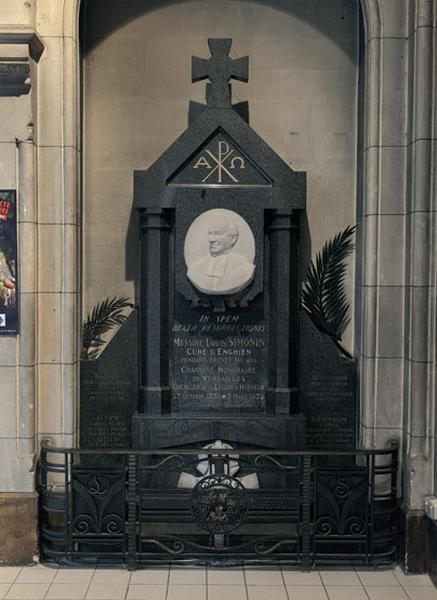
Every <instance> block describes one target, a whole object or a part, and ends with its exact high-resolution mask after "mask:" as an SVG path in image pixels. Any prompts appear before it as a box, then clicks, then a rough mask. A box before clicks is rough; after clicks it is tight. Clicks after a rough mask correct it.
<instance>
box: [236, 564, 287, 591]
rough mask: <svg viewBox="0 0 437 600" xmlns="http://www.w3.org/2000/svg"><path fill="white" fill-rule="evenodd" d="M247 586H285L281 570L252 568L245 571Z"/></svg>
mask: <svg viewBox="0 0 437 600" xmlns="http://www.w3.org/2000/svg"><path fill="white" fill-rule="evenodd" d="M244 571H245V574H246V583H247V585H282V586H283V585H284V581H283V579H282V574H281V571H280V569H279V568H277V569H275V568H269V569H267V568H258V569H255V568H250V567H246V568H245V569H244Z"/></svg>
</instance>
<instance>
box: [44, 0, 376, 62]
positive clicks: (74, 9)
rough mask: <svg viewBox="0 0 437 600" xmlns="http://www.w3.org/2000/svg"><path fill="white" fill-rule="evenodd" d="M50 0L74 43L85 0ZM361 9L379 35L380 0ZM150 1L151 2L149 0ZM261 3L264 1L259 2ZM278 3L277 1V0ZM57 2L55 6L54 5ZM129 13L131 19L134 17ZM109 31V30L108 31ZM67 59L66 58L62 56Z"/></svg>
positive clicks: (162, 1)
mask: <svg viewBox="0 0 437 600" xmlns="http://www.w3.org/2000/svg"><path fill="white" fill-rule="evenodd" d="M49 1H50V8H51V10H52V11H53V14H56V15H57V17H56V21H57V25H58V33H59V34H60V35H63V36H65V37H70V38H72V39H73V40H74V41H75V43H76V42H78V41H79V15H80V10H81V7H82V5H83V4H84V3H85V2H86V0H46V2H49ZM357 1H359V3H360V6H361V8H362V11H363V21H364V30H365V32H366V38H367V39H369V38H373V37H379V36H380V35H381V33H382V13H381V6H380V0H357ZM177 2H180V0H153V5H154V6H158V4H159V5H160V6H161V7H162V6H165V5H168V4H173V3H177ZM151 3H152V2H151ZM257 3H262V4H264V2H259V0H258V1H257ZM278 3H279V2H278ZM56 4H57V6H55V5H56ZM137 16H138V14H136V15H135V16H134V15H132V14H131V17H130V18H131V19H132V18H136V17H137ZM108 33H110V31H108ZM64 60H67V58H64Z"/></svg>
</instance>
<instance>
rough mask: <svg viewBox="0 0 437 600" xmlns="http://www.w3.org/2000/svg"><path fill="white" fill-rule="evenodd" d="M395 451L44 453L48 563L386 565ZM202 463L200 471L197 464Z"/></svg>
mask: <svg viewBox="0 0 437 600" xmlns="http://www.w3.org/2000/svg"><path fill="white" fill-rule="evenodd" d="M397 453H398V450H397V449H396V448H393V449H390V450H358V451H355V452H338V453H335V452H321V451H313V452H311V451H305V452H297V451H285V450H266V449H265V448H263V449H250V450H246V449H244V450H243V449H241V450H240V449H239V450H238V454H237V453H236V450H235V448H234V449H233V450H232V451H229V450H227V449H223V450H214V453H213V454H212V453H210V454H208V455H205V453H204V452H203V454H202V450H201V449H180V450H179V449H172V450H149V451H146V450H120V451H117V450H108V451H103V450H102V451H100V450H79V449H61V448H50V447H48V446H45V445H43V446H42V450H41V457H40V462H39V492H40V551H41V557H42V559H44V560H52V561H56V562H59V563H80V564H84V563H85V564H86V563H87V561H95V560H96V559H109V560H111V561H114V560H116V561H120V562H124V563H125V564H126V565H127V566H128V568H129V569H135V568H137V567H138V566H140V565H142V564H146V563H150V562H153V563H157V562H166V563H167V562H169V561H170V562H172V561H181V560H183V561H184V562H187V561H188V562H190V561H191V562H203V563H208V564H211V565H217V564H222V565H231V564H238V563H250V562H256V563H263V562H269V563H271V562H273V561H276V560H281V561H286V562H289V563H290V564H296V565H299V566H300V567H301V568H302V569H305V570H308V569H310V568H312V567H313V566H314V565H315V564H324V563H336V564H341V563H346V562H347V563H348V564H350V563H355V564H362V565H384V564H391V563H394V562H395V561H396V554H397V537H398V532H397V518H396V515H397V504H396V490H397V480H396V477H397ZM199 465H200V467H199Z"/></svg>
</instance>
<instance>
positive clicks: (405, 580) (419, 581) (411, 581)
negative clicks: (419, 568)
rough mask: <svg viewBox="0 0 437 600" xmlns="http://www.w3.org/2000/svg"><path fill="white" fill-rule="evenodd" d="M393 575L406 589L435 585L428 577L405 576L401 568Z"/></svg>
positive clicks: (394, 571)
mask: <svg viewBox="0 0 437 600" xmlns="http://www.w3.org/2000/svg"><path fill="white" fill-rule="evenodd" d="M393 573H394V574H395V577H396V579H397V580H398V581H399V583H400V584H401V585H403V586H405V587H409V586H416V585H424V586H429V587H433V583H432V581H431V579H430V578H429V576H428V575H405V573H404V572H403V571H402V569H401V568H400V567H396V568H395V569H394V570H393Z"/></svg>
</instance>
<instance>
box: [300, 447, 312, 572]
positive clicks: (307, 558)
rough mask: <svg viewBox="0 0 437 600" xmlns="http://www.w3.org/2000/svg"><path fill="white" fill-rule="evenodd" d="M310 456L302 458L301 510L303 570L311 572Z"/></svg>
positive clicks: (306, 455)
mask: <svg viewBox="0 0 437 600" xmlns="http://www.w3.org/2000/svg"><path fill="white" fill-rule="evenodd" d="M311 458H312V457H311V455H310V454H305V455H304V456H303V458H302V479H301V486H302V496H301V499H302V508H301V517H302V522H301V551H302V557H301V559H302V570H303V571H311V563H312V556H311V555H312V552H311V538H312V523H311V513H312V502H313V494H312V487H313V482H312V460H311Z"/></svg>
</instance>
